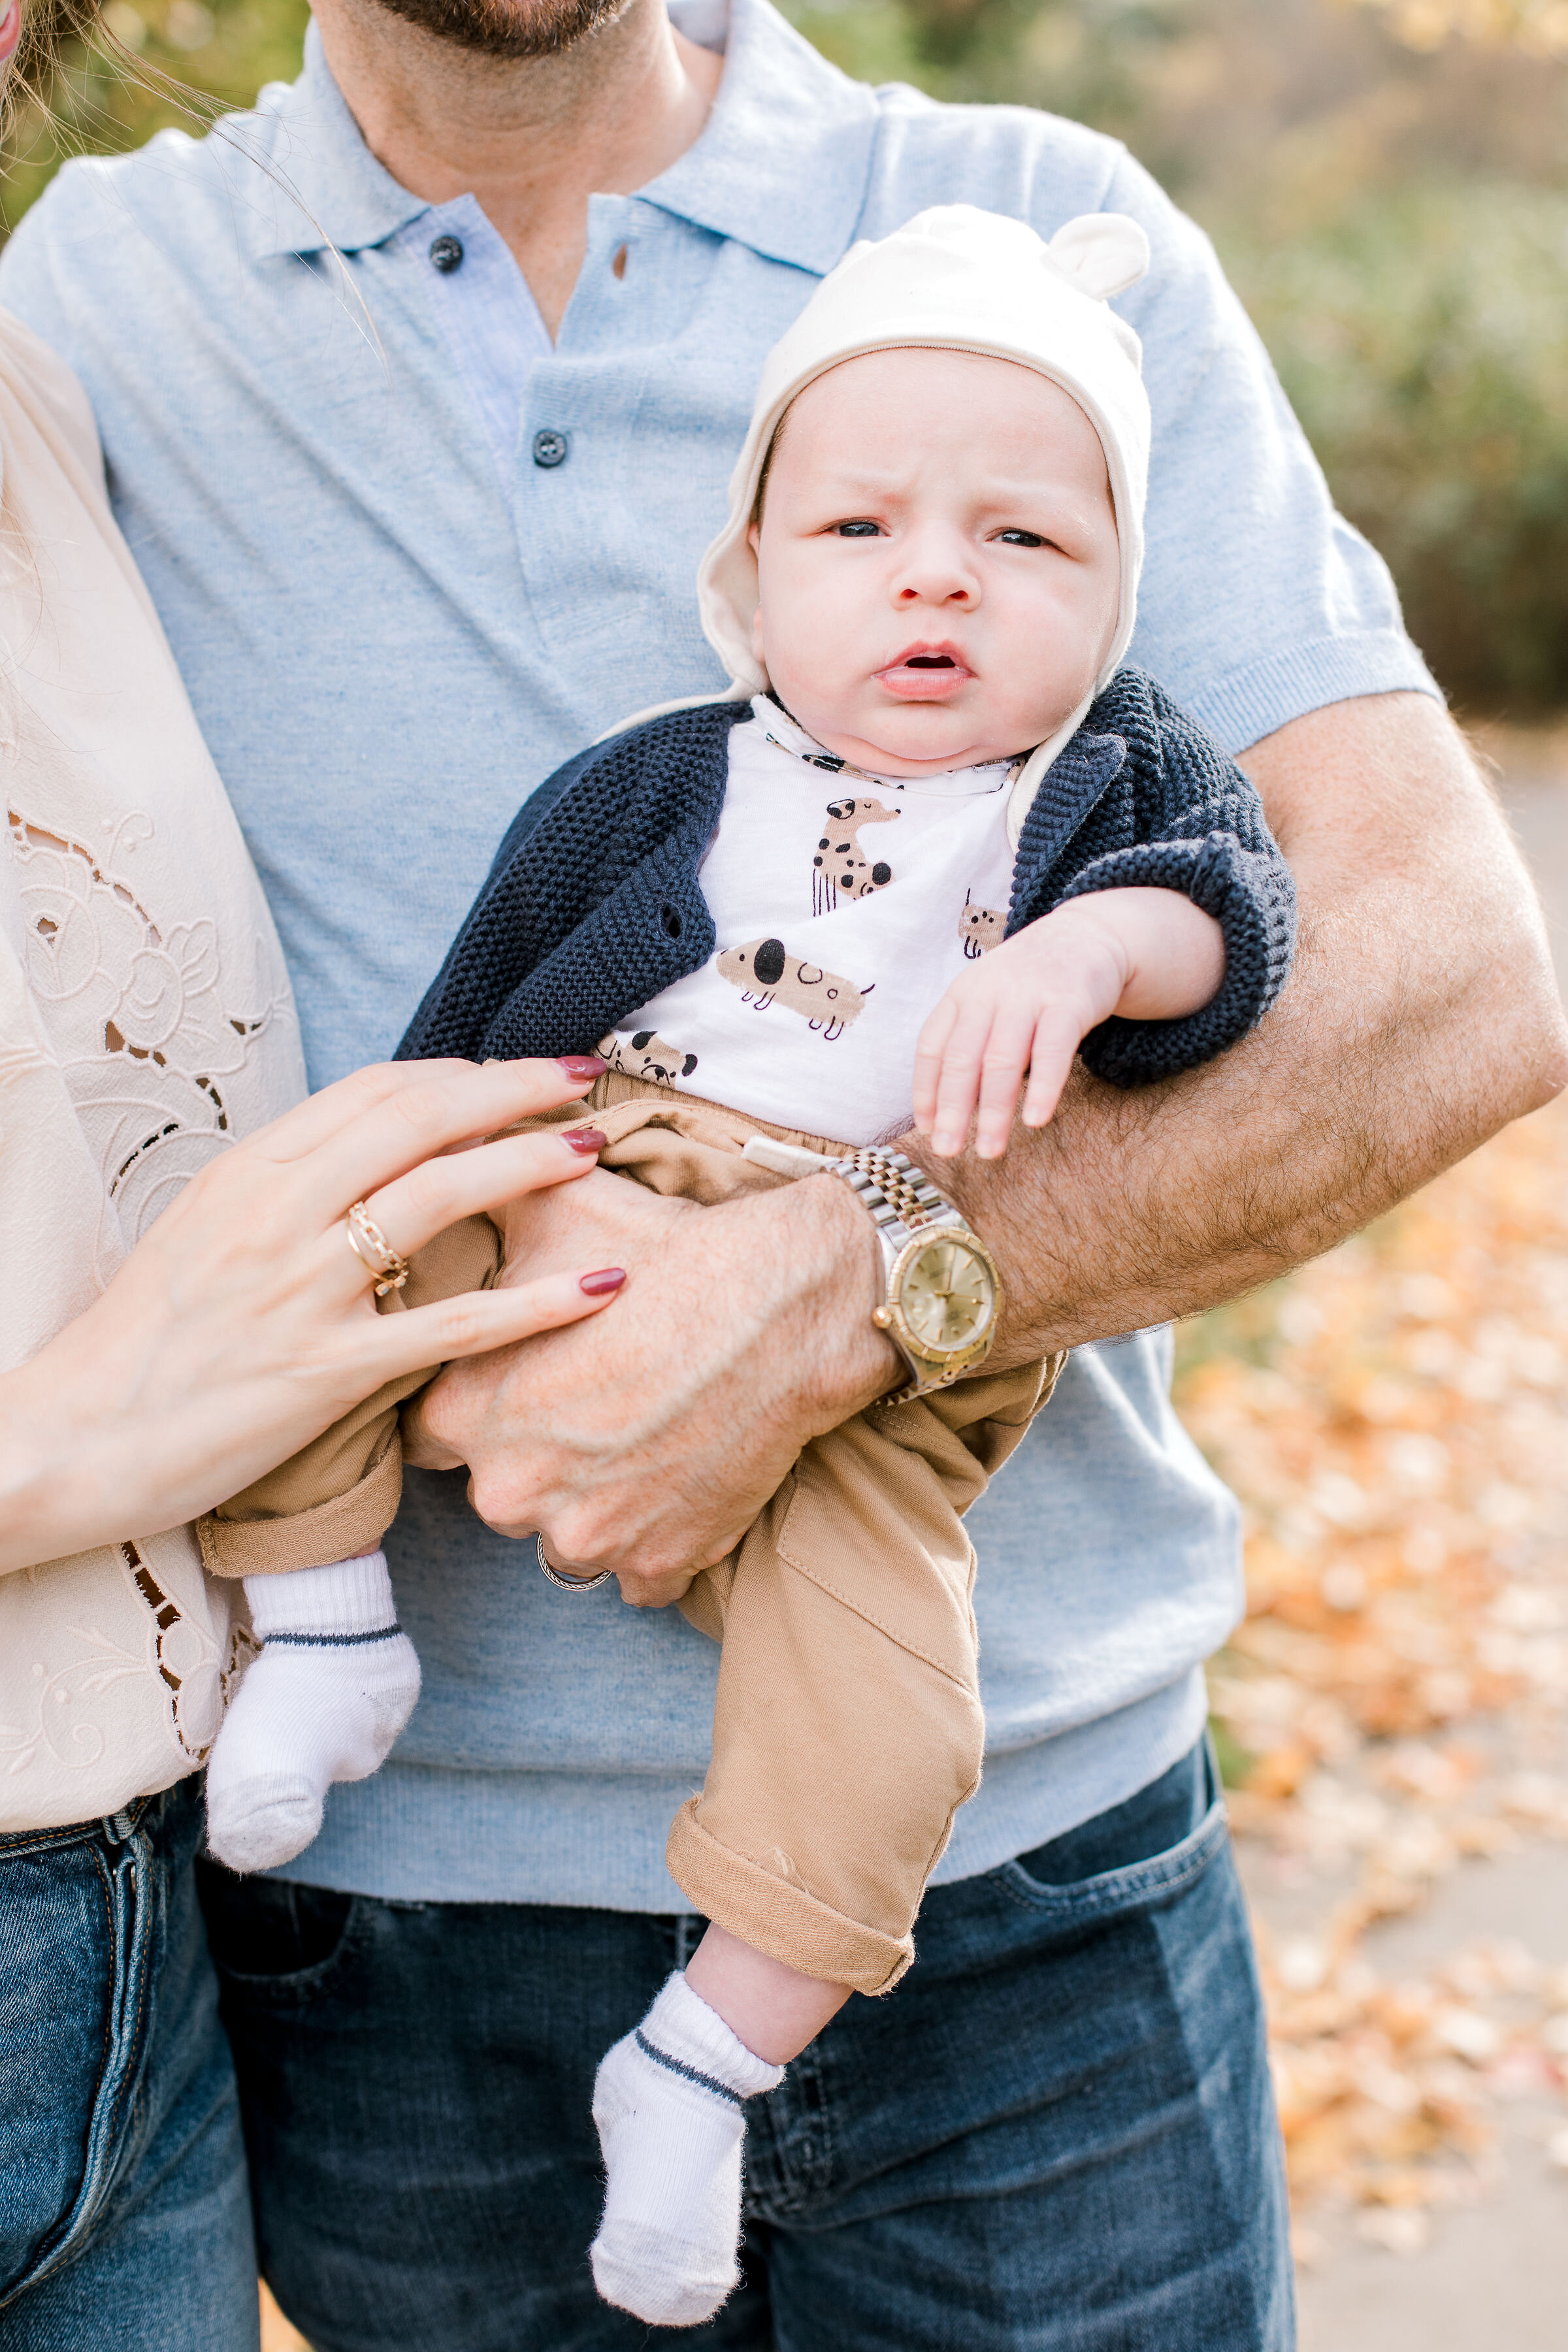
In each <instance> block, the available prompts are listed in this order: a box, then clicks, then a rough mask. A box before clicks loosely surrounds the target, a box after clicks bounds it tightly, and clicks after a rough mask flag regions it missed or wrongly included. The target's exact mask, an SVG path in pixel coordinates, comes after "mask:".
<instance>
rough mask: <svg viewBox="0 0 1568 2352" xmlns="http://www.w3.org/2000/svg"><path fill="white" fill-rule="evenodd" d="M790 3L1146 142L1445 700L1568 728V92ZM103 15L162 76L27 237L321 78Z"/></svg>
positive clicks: (278, 30)
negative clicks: (1562, 710) (197, 126)
mask: <svg viewBox="0 0 1568 2352" xmlns="http://www.w3.org/2000/svg"><path fill="white" fill-rule="evenodd" d="M44 5H47V0H44ZM785 5H786V6H787V8H788V11H789V13H790V14H791V15H792V16H793V17H794V19H795V22H796V23H797V24H798V25H799V26H800V27H801V29H802V30H803V31H804V32H805V34H806V35H807V37H809V38H810V39H811V40H813V41H814V42H815V43H816V45H817V47H819V48H821V49H822V50H823V51H824V52H825V53H826V55H827V56H829V57H831V58H834V59H835V60H836V62H837V63H838V64H840V65H842V66H843V67H844V68H846V69H847V71H848V72H850V73H853V74H857V75H859V76H861V77H862V78H864V79H868V80H873V81H886V80H903V81H911V82H914V83H916V84H918V85H919V86H920V87H921V88H922V89H928V90H930V91H931V92H932V93H933V94H934V95H936V96H939V97H942V98H947V99H953V100H961V101H964V100H967V101H981V102H996V101H1000V102H1003V103H1016V104H1024V105H1031V106H1041V107H1046V108H1047V109H1050V110H1054V111H1056V112H1058V113H1063V114H1068V115H1071V116H1073V117H1075V118H1076V119H1078V120H1079V121H1087V122H1091V123H1094V124H1096V125H1097V126H1098V127H1100V128H1102V129H1104V130H1107V131H1110V132H1112V133H1113V134H1114V135H1115V136H1117V137H1120V138H1122V139H1124V140H1125V141H1126V142H1127V143H1128V145H1129V146H1130V147H1131V149H1132V150H1133V152H1135V153H1136V154H1137V155H1138V156H1139V157H1140V158H1141V160H1142V162H1143V163H1146V164H1147V165H1148V166H1149V168H1150V169H1151V170H1152V172H1153V173H1155V174H1156V176H1157V177H1158V178H1159V179H1160V180H1161V181H1162V182H1163V184H1164V185H1165V186H1166V187H1167V188H1168V189H1169V190H1170V191H1171V193H1172V194H1173V196H1174V197H1175V198H1176V199H1177V201H1178V202H1179V203H1181V204H1183V205H1185V206H1186V207H1187V209H1188V210H1189V211H1190V212H1192V213H1193V214H1194V215H1195V217H1196V218H1197V219H1198V220H1199V221H1201V222H1202V224H1203V225H1204V226H1205V228H1206V229H1207V230H1208V231H1209V233H1210V235H1211V236H1213V237H1214V238H1215V243H1216V245H1217V246H1218V248H1219V251H1220V254H1221V257H1222V258H1223V259H1224V261H1225V263H1226V267H1227V268H1228V269H1229V270H1230V273H1231V275H1232V277H1233V278H1234V280H1235V282H1236V284H1237V288H1238V289H1239V291H1240V293H1241V295H1242V298H1243V299H1244V300H1245V301H1246V302H1247V306H1248V308H1249V310H1251V312H1252V315H1253V317H1254V319H1255V320H1256V321H1257V323H1258V328H1259V330H1260V331H1261V333H1262V335H1263V337H1264V340H1265V341H1266V342H1267V343H1268V348H1269V350H1270V352H1272V354H1273V356H1274V359H1275V362H1276V364H1277V365H1278V366H1279V371H1280V374H1281V376H1282V378H1283V380H1284V382H1285V385H1286V388H1287V390H1288V391H1289V394H1290V396H1291V398H1292V400H1293V401H1294V402H1295V404H1296V406H1297V408H1298V410H1299V412H1300V415H1301V417H1302V421H1303V423H1304V424H1305V425H1306V427H1307V430H1308V433H1309V434H1310V436H1311V439H1312V442H1313V445H1314V446H1315V448H1316V449H1317V451H1318V454H1319V456H1320V457H1321V460H1322V463H1323V466H1324V467H1325V470H1326V471H1327V473H1328V476H1329V479H1330V481H1331V485H1332V487H1333V489H1334V492H1335V495H1336V497H1337V498H1338V499H1339V501H1340V503H1341V505H1342V508H1343V509H1344V510H1345V512H1346V513H1347V514H1348V515H1349V516H1350V517H1351V519H1352V520H1353V521H1355V522H1356V523H1358V524H1359V525H1360V526H1361V527H1362V528H1363V530H1365V531H1366V532H1367V534H1368V536H1369V537H1370V538H1372V539H1373V541H1375V542H1376V544H1377V545H1378V546H1379V547H1381V548H1382V550H1383V551H1384V554H1385V555H1386V556H1387V557H1388V559H1389V561H1390V562H1391V563H1392V565H1393V567H1394V574H1395V577H1396V579H1397V581H1398V583H1399V587H1400V593H1401V594H1402V596H1403V598H1404V600H1405V611H1406V615H1407V617H1408V619H1409V622H1410V625H1411V627H1412V630H1413V632H1414V634H1415V636H1416V637H1417V638H1418V639H1419V641H1420V642H1421V643H1422V644H1423V646H1425V647H1426V651H1427V653H1428V656H1429V657H1430V659H1431V660H1432V662H1433V665H1434V667H1435V668H1436V671H1437V674H1438V676H1439V677H1440V678H1441V679H1442V681H1443V683H1444V685H1445V686H1446V687H1447V688H1448V689H1449V691H1450V692H1451V693H1452V694H1453V695H1454V696H1455V698H1456V699H1457V700H1458V703H1459V704H1460V705H1461V707H1464V708H1468V709H1472V710H1475V711H1478V712H1479V711H1488V712H1496V711H1501V712H1505V713H1507V714H1508V715H1510V716H1512V717H1515V718H1520V717H1527V716H1530V715H1532V714H1534V713H1537V712H1540V711H1542V710H1545V709H1552V708H1555V707H1561V706H1562V705H1563V704H1565V703H1568V66H1564V64H1563V63H1562V62H1560V61H1556V62H1554V61H1553V60H1552V59H1551V58H1543V57H1542V56H1539V55H1534V56H1532V55H1529V54H1525V53H1521V52H1519V51H1510V50H1509V49H1508V48H1507V47H1494V48H1487V47H1477V46H1476V45H1474V44H1473V43H1469V42H1467V41H1465V40H1462V39H1458V38H1452V39H1448V40H1446V41H1439V42H1438V43H1437V44H1436V46H1435V47H1426V48H1425V49H1415V48H1412V47H1407V46H1405V45H1402V43H1401V42H1400V40H1399V39H1398V38H1397V37H1396V33H1397V27H1398V25H1399V23H1400V22H1401V21H1403V19H1402V16H1401V12H1400V10H1399V9H1397V8H1392V7H1385V6H1384V5H1382V0H1377V5H1366V0H1362V5H1350V0H840V4H839V5H829V6H825V5H821V0H816V5H803V0H785ZM1405 13H1406V14H1408V12H1405ZM1501 13H1502V15H1504V16H1506V14H1507V12H1506V11H1504V12H1501ZM1427 14H1428V15H1430V11H1428V12H1427ZM104 16H105V21H106V23H107V24H108V26H109V28H110V31H111V33H112V34H113V35H114V37H116V39H117V40H118V41H119V42H120V43H121V44H122V45H123V48H124V49H125V50H127V51H129V52H131V53H132V64H133V66H134V68H136V71H135V72H133V73H132V75H130V76H129V77H127V76H126V75H125V74H123V73H117V72H116V71H114V70H113V69H112V68H111V67H110V65H109V64H107V63H105V62H104V61H102V60H100V59H84V58H82V56H81V55H80V53H79V52H77V53H76V54H75V56H74V57H73V60H72V63H71V66H70V68H69V70H68V73H67V74H66V76H65V77H64V78H63V79H62V82H61V85H60V87H59V89H58V92H57V94H56V99H55V110H56V113H57V115H58V118H59V121H58V128H56V127H52V126H50V125H49V124H48V123H47V122H46V121H44V120H43V119H42V117H40V116H39V115H38V114H37V111H33V112H31V113H28V114H26V115H25V116H24V118H23V120H22V121H21V123H20V124H19V125H18V128H17V131H16V136H15V137H14V140H13V146H12V152H13V159H14V161H13V167H12V169H11V171H10V173H9V174H8V184H7V186H6V189H5V205H4V211H5V219H6V221H8V222H15V221H16V219H17V218H19V217H20V215H21V213H22V212H23V211H24V210H25V209H26V205H27V204H28V203H30V202H31V201H32V199H33V198H34V196H36V194H37V192H38V190H39V189H40V187H41V186H42V185H43V184H44V182H45V180H46V179H47V176H48V173H49V172H50V171H51V170H52V169H53V168H54V166H55V163H56V160H57V158H58V152H60V150H61V147H62V145H63V146H64V147H65V148H66V149H67V150H70V149H79V148H81V147H84V146H85V147H89V148H99V149H103V148H123V147H128V146H132V145H136V144H139V143H140V142H142V140H144V139H145V138H147V137H148V136H149V135H150V134H151V133H152V132H153V131H154V130H155V129H157V128H159V127H161V126H162V125H163V124H164V123H168V122H176V121H185V122H186V123H187V126H189V124H190V120H191V101H190V100H182V99H181V98H180V97H179V96H178V94H177V93H176V92H174V90H173V89H171V88H170V87H169V86H168V82H167V80H166V79H165V78H167V77H174V78H176V79H178V80H179V81H181V82H184V83H185V84H188V85H190V86H191V88H192V89H193V90H194V91H195V92H197V93H200V94H201V99H200V100H197V101H196V111H197V113H198V115H199V111H200V104H201V102H202V101H203V100H205V101H216V102H217V103H219V104H223V105H236V104H243V103H245V102H246V101H247V100H249V99H250V98H251V97H252V96H253V94H254V92H255V91H256V89H258V87H259V86H260V84H261V83H262V82H264V81H267V80H269V79H281V78H285V77H287V76H289V75H290V74H292V73H293V72H295V71H296V70H297V68H298V61H299V55H300V40H301V38H302V37H303V31H304V26H305V23H306V9H305V6H304V0H108V5H107V6H106V8H105V11H104ZM1423 21H1425V19H1423Z"/></svg>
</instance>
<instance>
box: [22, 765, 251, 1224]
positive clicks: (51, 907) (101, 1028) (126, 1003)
mask: <svg viewBox="0 0 1568 2352" xmlns="http://www.w3.org/2000/svg"><path fill="white" fill-rule="evenodd" d="M8 819H9V831H10V839H11V845H12V850H13V854H14V856H15V858H16V866H17V876H18V881H19V884H20V891H21V905H22V919H23V936H24V941H25V956H26V977H27V982H28V984H29V986H30V987H31V989H32V991H33V992H34V995H35V997H36V999H37V1003H38V1004H39V1006H40V1009H41V1011H42V1013H43V1016H44V1020H45V1023H46V1024H47V1028H48V1030H49V1033H50V1036H51V1040H52V1042H53V1043H54V1045H55V1046H56V1050H57V1052H58V1055H59V1060H60V1066H61V1069H62V1071H63V1072H64V1075H65V1078H66V1083H67V1085H68V1088H69V1090H70V1095H71V1100H72V1103H73V1106H74V1108H75V1109H76V1112H77V1115H78V1117H79V1119H80V1121H81V1125H82V1129H83V1132H84V1134H85V1135H86V1137H87V1139H88V1143H89V1149H90V1150H91V1151H92V1153H93V1155H94V1157H95V1159H96V1160H97V1161H98V1163H99V1165H100V1168H101V1170H102V1172H103V1182H104V1190H105V1193H106V1195H107V1197H108V1199H109V1201H110V1202H111V1203H112V1206H113V1210H114V1212H115V1214H116V1216H117V1218H118V1221H119V1224H120V1229H121V1234H123V1236H124V1239H125V1243H126V1245H127V1247H130V1246H132V1245H133V1244H135V1242H136V1241H137V1240H138V1239H139V1238H140V1237H141V1235H142V1234H143V1233H144V1232H145V1231H146V1229H147V1227H148V1226H149V1225H150V1224H151V1223H153V1219H154V1218H155V1217H156V1216H157V1215H158V1213H159V1212H160V1211H161V1210H162V1209H163V1208H165V1207H167V1205H168V1203H169V1202H170V1200H171V1199H172V1198H173V1197H174V1193H175V1192H178V1191H179V1190H180V1189H181V1187H182V1186H183V1185H184V1184H185V1183H186V1182H188V1181H189V1180H190V1178H191V1177H192V1176H194V1175H195V1173H196V1172H197V1171H198V1170H199V1169H200V1168H202V1167H203V1166H205V1163H206V1161H207V1160H210V1159H211V1158H212V1156H213V1153H214V1152H215V1150H222V1148H223V1145H224V1140H225V1139H226V1137H227V1136H228V1134H229V1133H230V1131H231V1128H230V1113H229V1105H228V1102H227V1099H226V1081H228V1080H230V1079H232V1078H233V1077H234V1076H236V1074H237V1073H238V1072H239V1071H241V1070H242V1069H243V1068H244V1067H245V1066H246V1063H247V1058H248V1056H249V1055H250V1052H251V1049H252V1047H253V1045H254V1041H255V1040H256V1039H257V1038H258V1036H260V1035H261V1034H263V1032H264V1031H265V1030H266V1029H267V1028H268V1025H269V1024H270V1023H271V1022H272V1021H273V1020H274V1019H275V1018H276V1017H277V1016H278V1015H279V1013H280V1012H281V1011H282V1010H283V1009H284V1008H285V1006H286V1003H287V996H286V992H285V989H284V986H283V984H282V982H281V978H280V976H279V975H277V974H275V973H273V972H271V971H268V969H267V966H268V963H269V962H270V961H271V959H270V958H268V956H266V954H265V951H264V950H263V947H262V945H261V942H260V941H259V940H258V943H257V971H256V979H255V982H253V1002H252V1005H251V1006H250V1007H249V1008H247V1009H246V1010H244V1011H241V1012H234V1011H230V1010H227V1009H226V1008H225V1006H224V1004H223V1003H222V1002H221V1000H220V997H219V993H218V982H219V972H220V961H219V955H218V940H217V929H216V924H214V923H213V922H212V921H211V919H209V918H207V917H205V916H204V917H202V918H201V919H199V920H197V921H196V922H194V923H181V924H177V925H175V926H174V927H173V928H171V929H164V928H163V926H162V925H161V924H160V923H159V922H158V921H157V919H156V918H155V917H154V916H153V914H151V913H150V912H149V911H148V909H147V908H145V907H144V906H143V905H142V902H141V900H140V899H139V898H138V897H137V895H136V893H135V892H134V891H133V890H132V887H131V886H130V885H129V884H128V883H127V882H126V881H125V880H124V879H123V878H122V875H121V872H120V871H117V867H121V866H122V864H123V859H124V857H125V856H126V855H127V854H128V853H131V852H133V851H134V850H135V849H136V848H137V847H138V846H139V845H141V844H142V843H143V842H146V841H148V840H150V839H151V838H152V835H153V825H152V821H151V819H150V818H148V817H147V816H145V815H143V814H141V813H139V812H137V813H133V814H131V815H128V816H126V817H123V818H121V822H120V824H118V825H116V826H112V827H110V826H109V825H108V824H107V823H106V830H107V831H109V832H110V842H109V846H108V848H107V850H106V851H101V852H100V851H98V850H95V849H92V848H90V847H89V846H88V845H86V844H85V843H83V842H80V841H75V840H70V839H67V838H65V837H64V836H62V835H58V834H54V833H51V832H49V831H48V830H47V828H46V827H45V826H42V825H40V824H35V823H33V822H31V821H30V820H29V819H28V818H27V817H26V815H25V814H21V813H19V812H18V811H17V810H16V809H11V810H10V811H9V812H8Z"/></svg>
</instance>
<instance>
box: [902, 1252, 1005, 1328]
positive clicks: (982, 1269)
mask: <svg viewBox="0 0 1568 2352" xmlns="http://www.w3.org/2000/svg"><path fill="white" fill-rule="evenodd" d="M995 1304H996V1285H995V1282H994V1278H993V1276H992V1272H991V1268H990V1267H989V1265H987V1264H986V1263H985V1260H984V1258H983V1257H982V1256H981V1255H979V1253H978V1252H977V1251H975V1250H973V1249H971V1248H970V1246H969V1244H967V1243H966V1242H963V1241H960V1240H957V1239H955V1238H952V1237H949V1238H944V1239H942V1240H932V1241H929V1242H927V1243H926V1244H925V1245H924V1247H923V1248H921V1249H920V1250H919V1251H917V1252H916V1253H915V1255H913V1256H912V1257H910V1259H909V1260H908V1262H907V1263H906V1265H905V1267H904V1273H903V1279H902V1281H901V1282H900V1286H899V1305H900V1307H902V1309H903V1314H904V1320H905V1321H906V1322H907V1323H908V1325H909V1327H910V1332H911V1333H912V1334H913V1336H914V1338H915V1339H916V1340H917V1341H918V1342H919V1344H920V1346H921V1349H922V1350H923V1351H924V1352H925V1353H926V1354H927V1355H931V1356H951V1355H955V1354H956V1353H957V1352H958V1350H959V1349H961V1348H967V1347H968V1346H970V1344H971V1343H972V1342H973V1340H975V1339H978V1338H979V1337H980V1335H981V1333H982V1332H983V1331H984V1329H985V1328H986V1326H987V1324H988V1323H989V1322H990V1320H991V1317H992V1314H993V1312H994V1308H995Z"/></svg>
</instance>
